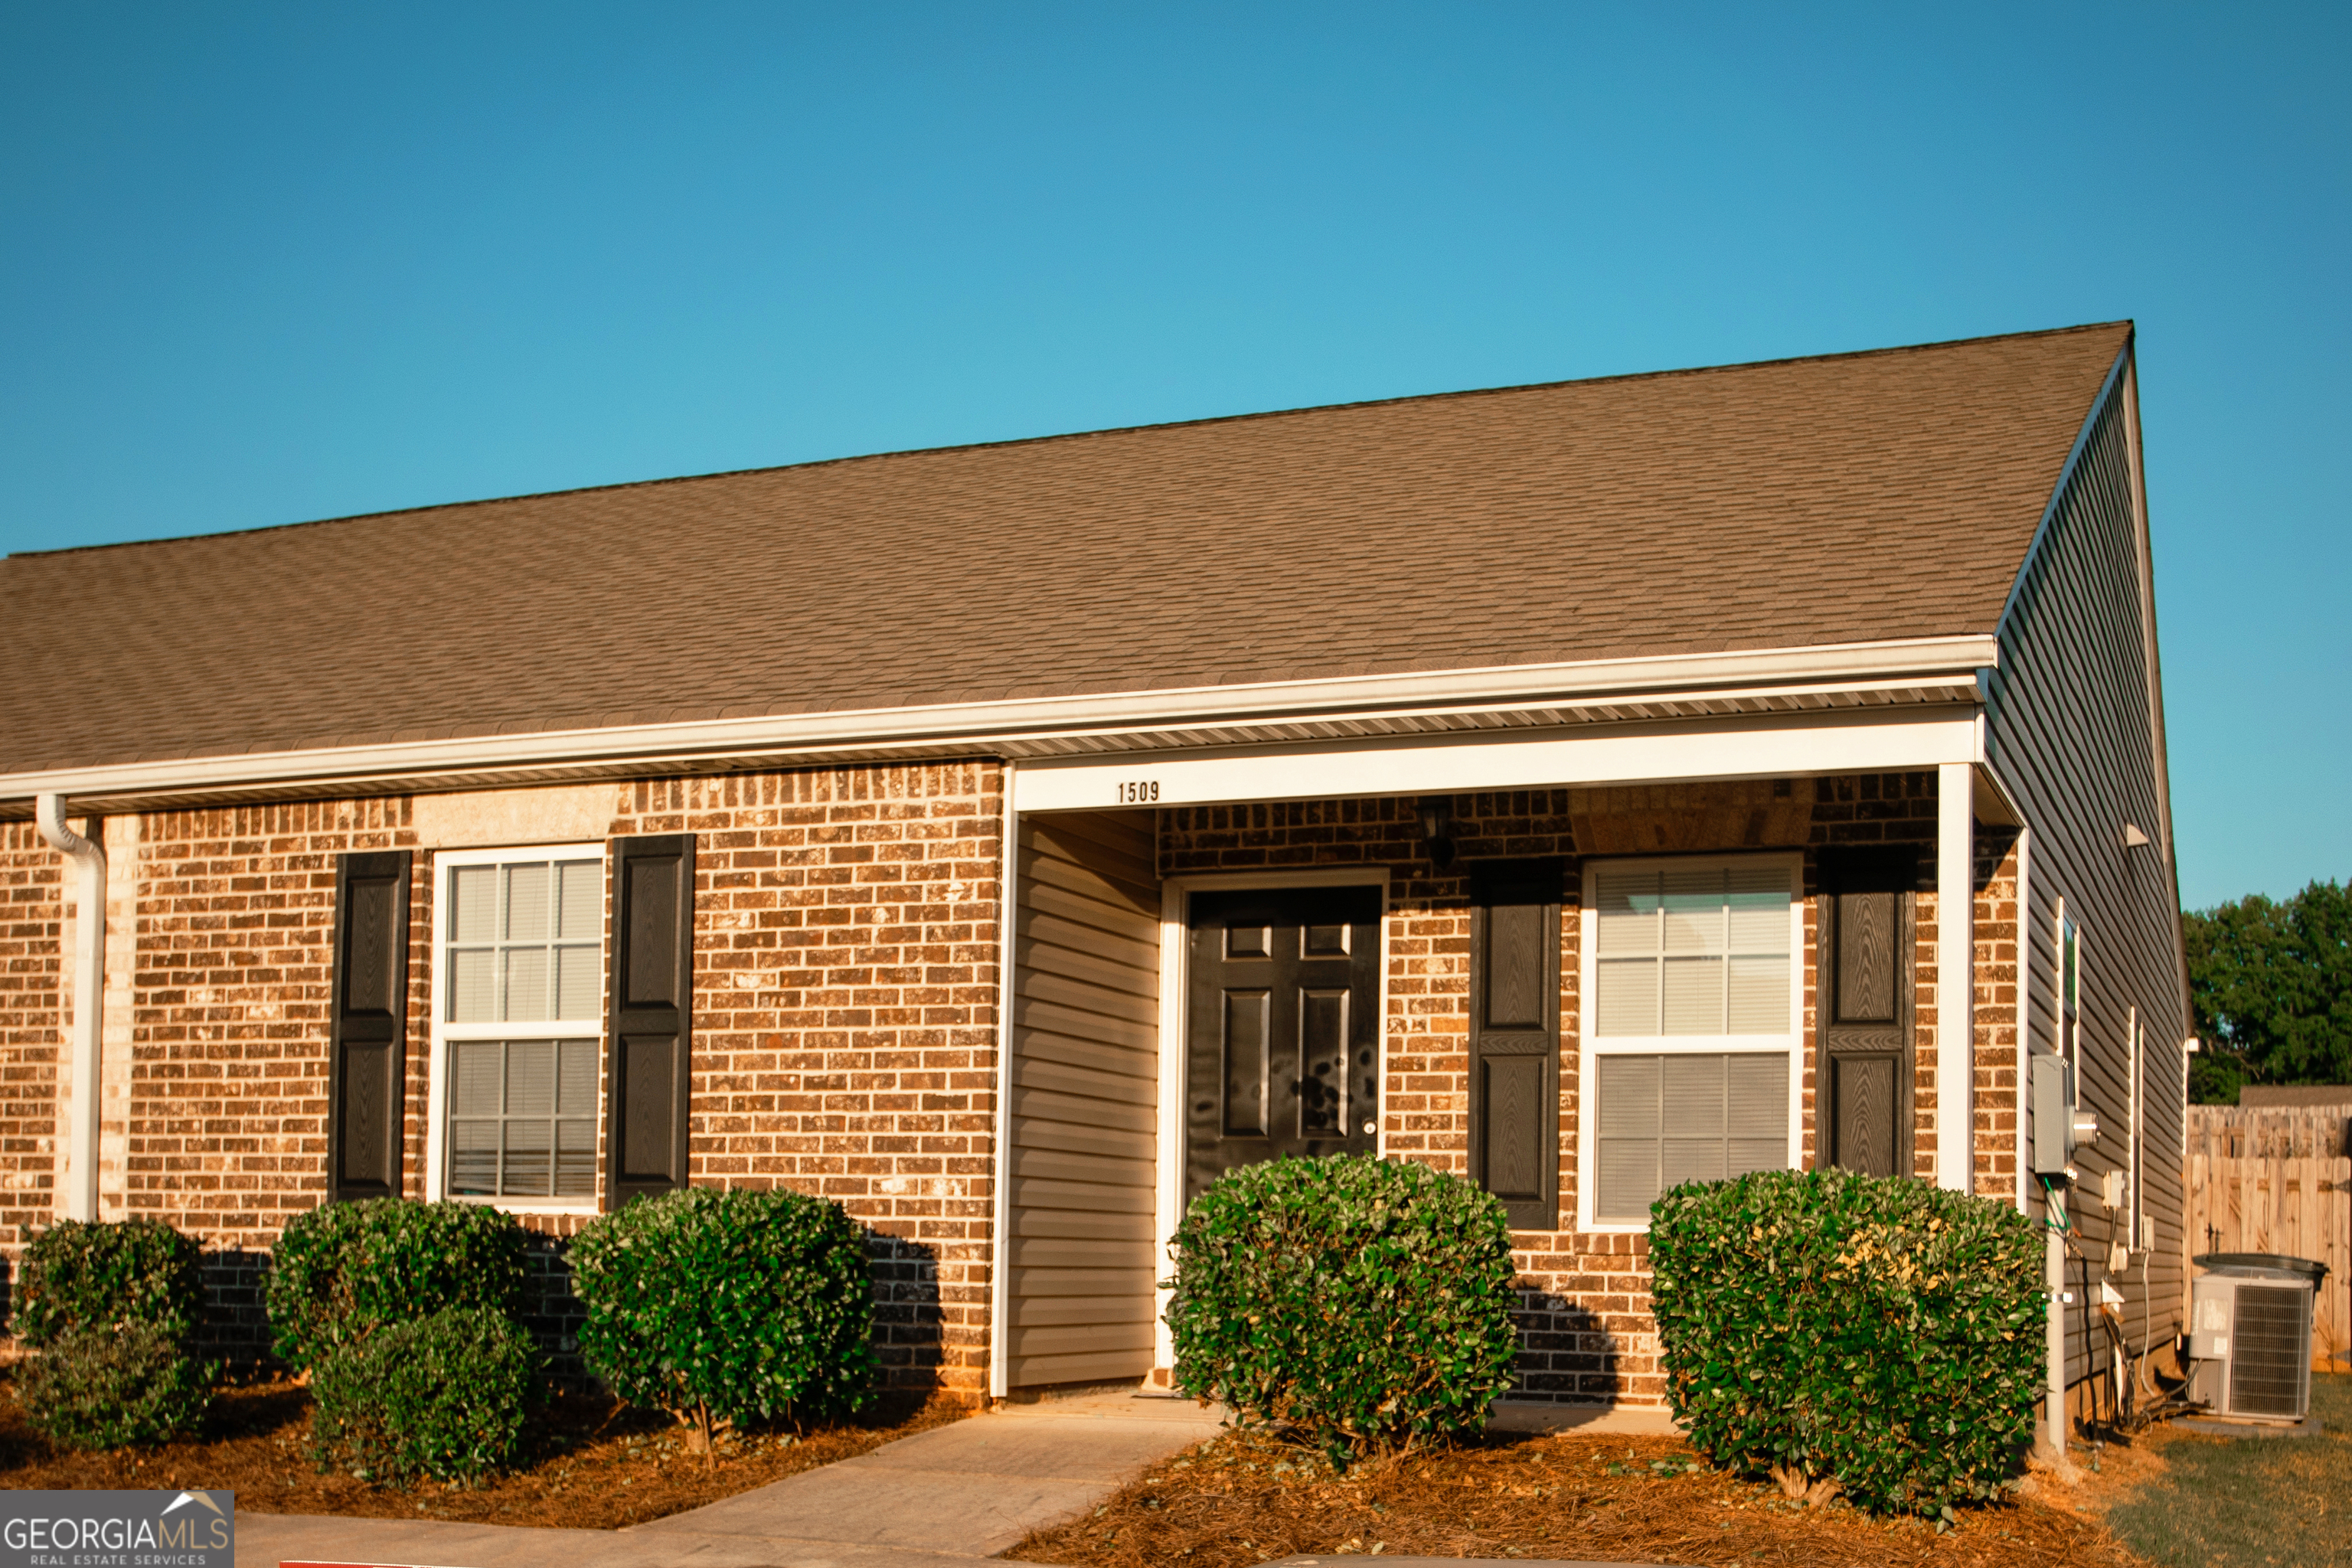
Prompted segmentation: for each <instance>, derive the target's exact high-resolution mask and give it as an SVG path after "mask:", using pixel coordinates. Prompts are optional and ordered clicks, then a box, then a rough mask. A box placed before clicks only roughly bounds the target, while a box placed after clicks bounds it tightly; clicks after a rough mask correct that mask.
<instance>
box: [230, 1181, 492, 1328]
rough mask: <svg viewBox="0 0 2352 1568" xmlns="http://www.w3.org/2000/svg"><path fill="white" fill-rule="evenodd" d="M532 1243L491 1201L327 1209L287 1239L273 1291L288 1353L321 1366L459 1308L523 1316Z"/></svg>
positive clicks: (389, 1201)
mask: <svg viewBox="0 0 2352 1568" xmlns="http://www.w3.org/2000/svg"><path fill="white" fill-rule="evenodd" d="M527 1245H528V1243H527V1238H526V1237H525V1236H524V1234H523V1228H522V1226H520V1225H519V1224H517V1223H516V1222H515V1219H514V1216H513V1215H509V1214H504V1213H501V1212H500V1211H499V1210H497V1209H494V1208H491V1207H490V1206H489V1205H487V1204H461V1203H453V1202H443V1203H437V1204H420V1203H411V1202H409V1201H408V1200H406V1199H404V1198H370V1199H368V1200H366V1201H365V1202H363V1203H355V1204H321V1205H320V1206H318V1207H317V1208H314V1209H312V1210H310V1212H309V1213H308V1214H304V1215H297V1216H296V1217H295V1219H294V1221H293V1223H292V1224H290V1225H289V1226H287V1227H286V1231H285V1234H284V1235H282V1236H280V1237H278V1247H277V1255H276V1258H275V1261H274V1266H273V1267H272V1268H271V1269H270V1273H269V1288H268V1307H269V1328H270V1332H271V1334H272V1336H273V1338H274V1340H275V1342H276V1345H277V1350H278V1354H279V1355H280V1356H282V1357H284V1358H285V1359H286V1360H287V1361H288V1362H289V1363H291V1364H293V1365H295V1366H297V1367H303V1368H315V1367H316V1366H317V1365H319V1363H321V1362H323V1361H324V1360H325V1359H326V1358H327V1357H328V1356H329V1355H330V1354H331V1353H333V1352H336V1351H339V1350H341V1349H343V1348H345V1347H347V1346H350V1345H355V1344H358V1343H359V1342H362V1341H363V1340H365V1339H367V1338H368V1337H369V1336H370V1335H372V1334H373V1333H374V1332H376V1331H378V1330H379V1329H382V1328H384V1327H386V1326H388V1325H390V1324H393V1323H401V1322H411V1321H415V1320H417V1319H419V1318H427V1317H431V1316H432V1315H433V1314H435V1313H436V1312H439V1311H443V1310H447V1309H449V1308H454V1307H483V1308H488V1310H491V1311H494V1312H497V1313H499V1315H500V1316H502V1317H507V1318H514V1317H518V1316H520V1313H521V1310H522V1293H523V1255H524V1248H525V1247H526V1246H527Z"/></svg>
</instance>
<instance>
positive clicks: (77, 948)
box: [33, 794, 106, 1220]
mask: <svg viewBox="0 0 2352 1568" xmlns="http://www.w3.org/2000/svg"><path fill="white" fill-rule="evenodd" d="M33 812H34V816H35V819H36V820H37V821H38V822H39V824H40V826H41V837H44V838H46V839H47V840H48V841H49V845H50V847H52V848H54V849H56V850H57V851H58V853H60V854H62V855H64V856H66V857H67V858H69V859H70V860H72V861H73V863H74V967H73V1036H72V1044H71V1046H70V1047H69V1058H68V1059H69V1060H70V1061H71V1063H72V1068H73V1101H72V1105H71V1108H70V1109H69V1110H68V1111H67V1113H66V1168H65V1173H64V1175H63V1178H62V1179H61V1180H60V1181H59V1182H58V1192H59V1194H61V1195H62V1196H63V1198H64V1200H65V1217H66V1218H68V1219H79V1220H94V1219H96V1218H97V1217H98V1107H99V1099H98V1064H99V1026H100V1005H101V998H102V997H103V996H104V995H105V993H106V851H105V850H104V849H103V848H101V847H100V846H98V845H97V844H94V843H92V842H91V841H90V840H89V839H87V838H84V837H82V836H81V835H80V834H79V833H76V832H75V831H74V830H73V829H72V828H70V827H68V826H66V817H65V800H64V797H62V796H60V795H51V794H44V795H40V796H38V797H37V799H36V800H35V802H34V807H33Z"/></svg>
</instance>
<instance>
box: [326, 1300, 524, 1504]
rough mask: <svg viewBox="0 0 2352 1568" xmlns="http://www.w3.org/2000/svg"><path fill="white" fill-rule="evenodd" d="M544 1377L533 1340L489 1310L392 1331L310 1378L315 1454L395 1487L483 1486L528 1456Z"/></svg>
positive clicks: (333, 1355) (345, 1352) (343, 1353)
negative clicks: (527, 1436) (433, 1483)
mask: <svg viewBox="0 0 2352 1568" xmlns="http://www.w3.org/2000/svg"><path fill="white" fill-rule="evenodd" d="M538 1372H539V1349H538V1347H537V1346H536V1345H534V1344H533V1343H532V1342H531V1338H530V1335H529V1334H527V1333H525V1332H524V1331H522V1330H521V1329H519V1328H517V1327H516V1326H515V1325H514V1324H513V1323H512V1322H511V1321H509V1320H508V1319H507V1318H506V1316H505V1315H504V1314H502V1313H500V1312H499V1311H497V1310H494V1309H492V1308H488V1307H453V1308H451V1309H450V1310H447V1311H444V1312H436V1313H434V1314H433V1315H432V1316H431V1317H427V1318H418V1319H415V1320H413V1321H407V1322H395V1323H386V1324H384V1325H383V1326H382V1327H381V1328H379V1329H378V1330H377V1331H375V1332H374V1333H373V1334H370V1335H369V1336H368V1337H367V1338H366V1339H364V1340H362V1341H360V1342H358V1343H356V1344H350V1345H345V1346H343V1347H342V1348H341V1349H339V1350H336V1351H333V1352H330V1353H329V1354H328V1355H327V1356H326V1357H325V1359H324V1360H322V1361H320V1363H319V1365H318V1368H317V1370H316V1371H314V1372H313V1373H311V1376H310V1396H311V1398H312V1399H313V1400H314V1401H315V1402H316V1403H317V1409H316V1410H315V1411H314V1412H313V1413H312V1415H311V1417H310V1445H311V1456H312V1458H316V1459H317V1460H318V1461H319V1463H320V1465H322V1466H327V1465H340V1466H341V1467H342V1468H345V1469H348V1470H350V1471H351V1472H352V1474H353V1475H355V1476H358V1477H359V1478H361V1479H362V1480H371V1481H383V1482H389V1483H391V1484H393V1485H395V1486H405V1485H407V1484H408V1483H409V1482H412V1481H415V1480H417V1479H422V1478H424V1477H426V1476H430V1477H433V1478H434V1479H436V1480H445V1481H471V1480H477V1479H480V1478H481V1477H483V1476H485V1475H488V1474H489V1473H490V1472H492V1471H494V1470H500V1469H504V1468H507V1467H508V1466H509V1465H510V1464H512V1463H513V1462H514V1460H515V1458H516V1457H517V1456H518V1455H519V1454H520V1452H521V1450H522V1439H523V1428H524V1426H525V1425H526V1423H527V1422H528V1421H529V1419H530V1412H531V1408H532V1406H533V1405H534V1404H535V1403H536V1401H537V1398H538V1391H539V1378H538Z"/></svg>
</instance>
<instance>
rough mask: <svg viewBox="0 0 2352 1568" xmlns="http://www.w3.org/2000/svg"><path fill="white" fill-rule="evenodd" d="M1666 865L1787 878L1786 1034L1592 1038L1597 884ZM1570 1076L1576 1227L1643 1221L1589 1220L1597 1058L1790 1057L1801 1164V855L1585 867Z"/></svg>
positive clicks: (1792, 1152)
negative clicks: (1772, 870) (1775, 870)
mask: <svg viewBox="0 0 2352 1568" xmlns="http://www.w3.org/2000/svg"><path fill="white" fill-rule="evenodd" d="M1664 865H1673V866H1675V867H1678V868H1716V867H1729V866H1735V865H1738V866H1765V865H1778V866H1780V867H1781V868H1784V869H1785V870H1786V871H1787V873H1788V877H1789V1028H1788V1032H1787V1033H1786V1034H1783V1035H1665V1036H1641V1035H1624V1036H1616V1035H1612V1036H1609V1037H1605V1038H1604V1037H1601V1036H1600V1035H1598V1034H1596V1033H1595V1032H1594V1031H1595V1028H1596V1026H1597V1025H1598V1022H1599V1014H1600V991H1599V984H1598V970H1599V962H1598V959H1599V952H1600V937H1601V928H1600V915H1601V911H1600V907H1599V900H1600V879H1601V873H1602V872H1603V871H1608V870H1614V869H1617V868H1621V867H1629V866H1653V867H1654V866H1664ZM1576 933H1577V935H1576V946H1577V954H1576V963H1577V1006H1576V1015H1577V1016H1576V1033H1577V1073H1576V1086H1577V1088H1576V1098H1577V1107H1576V1228H1577V1229H1578V1230H1580V1231H1585V1232H1590V1233H1593V1234H1597V1235H1602V1236H1640V1235H1644V1234H1646V1233H1647V1232H1648V1230H1649V1228H1650V1226H1649V1222H1648V1221H1647V1220H1640V1221H1633V1220H1611V1221H1601V1220H1597V1219H1595V1218H1593V1215H1592V1200H1593V1186H1594V1184H1595V1182H1596V1181H1597V1179H1598V1171H1597V1169H1596V1161H1595V1151H1594V1146H1593V1145H1594V1139H1595V1137H1596V1136H1597V1129H1598V1128H1599V1125H1600V1118H1599V1117H1598V1115H1597V1114H1596V1111H1597V1108H1598V1103H1599V1102H1598V1098H1597V1091H1598V1089H1599V1085H1600V1070H1599V1068H1598V1066H1597V1063H1598V1061H1599V1059H1600V1058H1602V1057H1604V1056H1627V1057H1656V1056H1700V1057H1711V1056H1723V1055H1727V1054H1736V1053H1751V1054H1759V1055H1760V1054H1763V1053H1766V1052H1774V1051H1777V1052H1781V1053H1784V1054H1786V1056H1787V1057H1788V1058H1789V1155H1788V1160H1789V1168H1790V1170H1795V1169H1797V1168H1799V1167H1800V1166H1801V1164H1802V1163H1803V1159H1804V1148H1805V1129H1804V1107H1805V1071H1804V1069H1805V1060H1804V1051H1805V969H1806V965H1807V964H1808V963H1810V962H1811V954H1809V953H1808V952H1806V950H1805V858H1804V856H1802V855H1801V854H1790V853H1785V852H1770V851H1766V852H1760V853H1757V854H1748V855H1624V856H1617V857H1612V858H1607V859H1589V860H1587V861H1585V862H1584V884H1583V899H1582V900H1581V903H1580V907H1579V908H1578V910H1577V922H1576Z"/></svg>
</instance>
